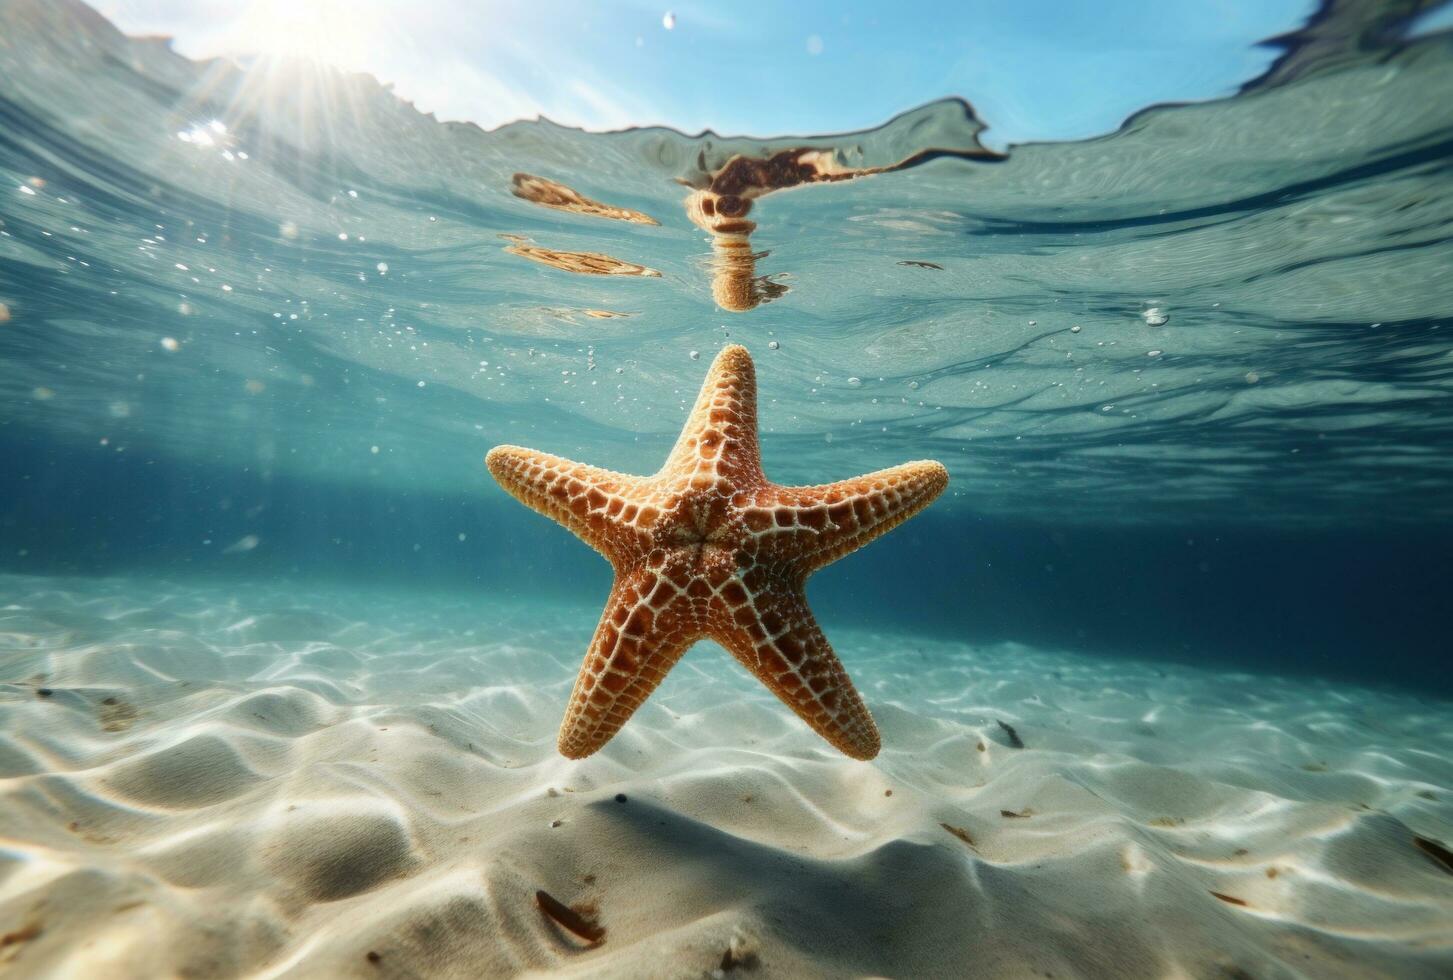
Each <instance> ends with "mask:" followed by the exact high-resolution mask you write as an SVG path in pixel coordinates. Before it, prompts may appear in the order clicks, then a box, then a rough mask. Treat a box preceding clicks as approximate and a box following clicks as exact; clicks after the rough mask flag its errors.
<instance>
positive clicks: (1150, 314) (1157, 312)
mask: <svg viewBox="0 0 1453 980" xmlns="http://www.w3.org/2000/svg"><path fill="white" fill-rule="evenodd" d="M1140 318H1141V319H1142V320H1144V321H1145V325H1146V326H1147V327H1158V326H1160V325H1162V324H1163V323H1165V322H1166V321H1167V320H1169V319H1170V317H1169V316H1167V315H1166V313H1165V311H1164V310H1162V309H1161V308H1160V307H1159V306H1152V307H1151V308H1150V309H1148V310H1146V311H1145V312H1143V313H1141V314H1140Z"/></svg>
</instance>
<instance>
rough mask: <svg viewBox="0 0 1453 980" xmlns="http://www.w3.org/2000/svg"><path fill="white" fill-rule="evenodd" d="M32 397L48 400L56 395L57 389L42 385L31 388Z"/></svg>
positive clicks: (39, 400) (38, 399)
mask: <svg viewBox="0 0 1453 980" xmlns="http://www.w3.org/2000/svg"><path fill="white" fill-rule="evenodd" d="M30 397H31V398H34V399H35V400H36V401H38V402H48V401H50V400H51V399H52V398H54V397H55V391H54V390H52V389H50V388H47V387H45V386H44V385H41V386H40V387H38V388H32V389H30Z"/></svg>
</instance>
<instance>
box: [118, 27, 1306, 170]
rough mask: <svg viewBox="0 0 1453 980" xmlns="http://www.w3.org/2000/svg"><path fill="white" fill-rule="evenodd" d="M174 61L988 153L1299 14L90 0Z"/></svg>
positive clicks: (413, 97) (1229, 67) (1185, 90)
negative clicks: (326, 69) (953, 127)
mask: <svg viewBox="0 0 1453 980" xmlns="http://www.w3.org/2000/svg"><path fill="white" fill-rule="evenodd" d="M94 5H95V6H96V7H97V9H98V10H100V12H101V13H102V14H104V15H105V16H106V17H107V18H108V19H110V20H111V21H112V22H113V23H115V24H116V25H117V26H118V27H120V28H121V29H122V30H124V31H126V32H127V33H131V34H164V35H169V36H171V37H173V38H175V42H174V46H175V49H176V50H177V51H179V52H180V53H182V54H185V55H187V56H189V57H193V58H200V57H211V56H216V55H229V56H245V55H248V54H255V53H278V52H281V53H287V54H294V55H299V54H300V55H304V56H307V57H311V58H316V59H318V60H321V61H325V62H328V63H330V64H334V65H336V66H338V67H341V68H345V69H349V70H355V71H366V72H369V73H371V74H373V75H375V76H377V77H378V78H379V79H380V80H381V81H383V82H388V83H392V84H393V86H394V91H395V92H397V93H398V94H399V95H400V96H402V97H403V98H406V99H408V100H410V101H412V102H414V103H415V105H417V106H418V107H419V108H420V109H422V110H424V111H426V112H434V113H435V114H437V115H438V116H439V117H440V118H443V119H458V120H468V121H471V122H475V123H478V124H479V125H481V126H484V127H485V128H493V127H495V126H498V125H501V124H503V123H506V122H510V121H512V120H515V119H521V118H533V117H535V116H541V115H543V116H546V117H548V118H550V119H553V120H555V121H556V122H560V123H564V124H567V125H573V126H582V127H584V128H586V129H592V130H600V129H620V128H624V127H627V126H633V125H654V124H663V125H669V126H673V127H675V128H677V129H681V130H684V131H686V132H693V133H694V132H697V131H700V130H702V129H705V128H711V129H714V130H716V131H717V132H718V133H722V134H726V135H752V136H780V135H799V136H801V135H813V134H821V133H832V132H844V131H851V130H858V129H868V128H872V127H874V126H877V125H880V124H881V123H883V122H885V121H887V120H888V119H890V118H892V117H893V116H895V115H897V114H898V113H900V112H903V111H905V110H907V109H911V108H913V107H915V106H918V105H921V104H923V103H925V102H929V101H932V100H934V99H939V98H944V97H946V96H954V95H957V96H961V97H963V98H966V99H968V100H969V101H970V102H971V103H973V105H974V106H975V108H976V109H977V110H978V114H979V116H980V118H981V119H982V120H984V121H985V122H986V123H988V125H989V127H990V128H989V131H988V133H986V134H985V139H986V142H987V143H989V144H990V145H993V146H996V147H1003V146H1005V145H1008V144H1011V143H1021V142H1029V141H1039V140H1070V139H1080V138H1084V137H1087V136H1093V135H1097V134H1100V133H1105V132H1109V131H1112V130H1114V129H1115V128H1116V127H1118V126H1119V124H1120V123H1121V122H1122V121H1123V120H1124V119H1125V117H1126V116H1128V115H1130V114H1131V113H1133V112H1135V111H1136V110H1138V109H1141V108H1144V107H1145V106H1147V105H1151V104H1154V103H1158V102H1183V101H1200V100H1204V99H1212V98H1218V97H1221V96H1225V95H1229V94H1231V93H1232V92H1234V91H1235V90H1236V88H1237V87H1238V86H1239V85H1240V84H1241V83H1242V82H1245V81H1247V80H1249V79H1251V78H1253V77H1255V76H1256V75H1257V74H1259V73H1260V72H1261V71H1262V70H1263V69H1264V68H1265V67H1266V66H1267V65H1268V64H1269V63H1270V62H1271V60H1272V59H1273V58H1274V57H1275V56H1276V53H1277V52H1276V51H1275V50H1274V49H1271V48H1267V47H1265V46H1259V45H1258V44H1257V42H1258V41H1261V40H1263V39H1265V38H1268V37H1271V36H1273V35H1276V34H1280V33H1284V32H1285V31H1287V30H1291V29H1293V28H1295V27H1297V26H1299V25H1300V24H1301V23H1302V22H1303V21H1304V20H1305V19H1306V17H1307V16H1308V15H1309V14H1310V13H1311V12H1312V10H1313V9H1314V7H1315V4H1314V3H1313V2H1311V0H1242V2H1232V0H1101V2H1099V3H1080V2H1073V0H959V2H931V3H924V4H920V5H916V6H912V8H911V9H909V6H910V5H899V4H895V5H893V8H892V9H890V7H889V5H887V4H881V3H871V4H870V3H864V4H853V3H843V2H841V0H838V2H826V0H799V2H793V3H787V2H780V3H765V2H733V3H726V2H720V3H712V2H680V3H675V4H664V3H659V2H656V3H652V2H639V0H617V2H593V3H592V2H585V0H528V2H525V0H471V2H463V0H413V2H408V0H393V2H387V0H99V2H95V3H94Z"/></svg>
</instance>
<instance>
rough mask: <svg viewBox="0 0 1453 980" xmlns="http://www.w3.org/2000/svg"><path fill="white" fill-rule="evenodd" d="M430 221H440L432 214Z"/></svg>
mask: <svg viewBox="0 0 1453 980" xmlns="http://www.w3.org/2000/svg"><path fill="white" fill-rule="evenodd" d="M429 220H430V221H438V220H439V219H438V218H436V217H435V216H434V215H432V214H431V215H429Z"/></svg>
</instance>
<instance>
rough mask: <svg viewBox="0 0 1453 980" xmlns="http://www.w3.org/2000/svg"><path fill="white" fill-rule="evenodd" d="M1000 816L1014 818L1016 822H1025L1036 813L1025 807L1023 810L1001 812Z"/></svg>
mask: <svg viewBox="0 0 1453 980" xmlns="http://www.w3.org/2000/svg"><path fill="white" fill-rule="evenodd" d="M999 816H1001V817H1013V818H1014V819H1016V820H1025V819H1028V818H1029V817H1032V816H1034V811H1033V810H1031V809H1029V807H1025V808H1024V809H1023V810H1000V811H999Z"/></svg>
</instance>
